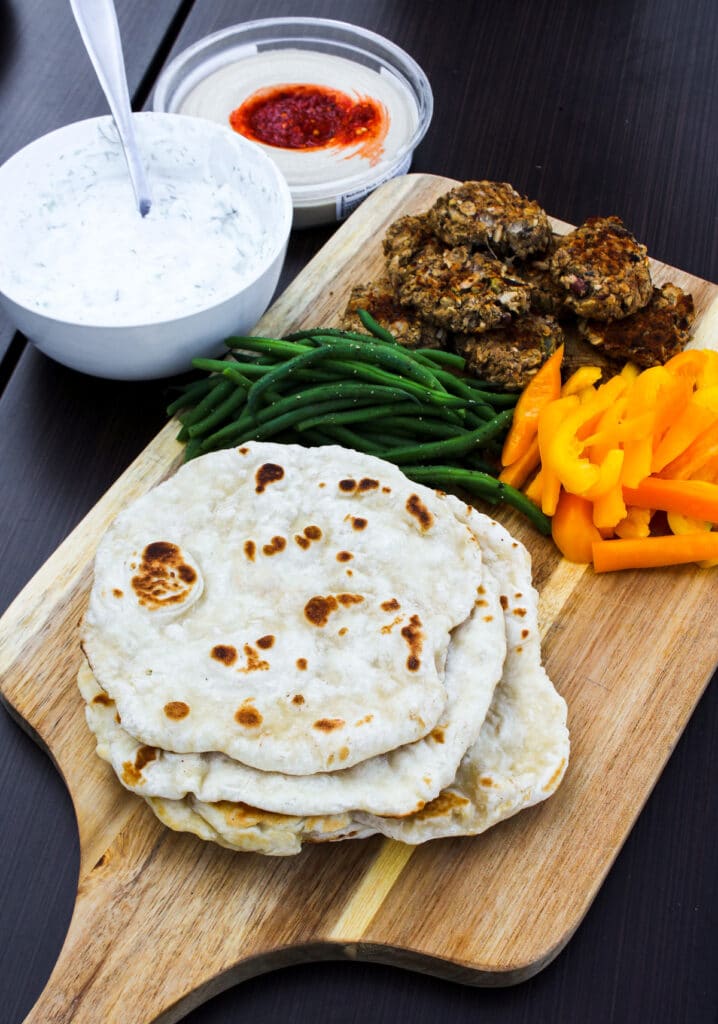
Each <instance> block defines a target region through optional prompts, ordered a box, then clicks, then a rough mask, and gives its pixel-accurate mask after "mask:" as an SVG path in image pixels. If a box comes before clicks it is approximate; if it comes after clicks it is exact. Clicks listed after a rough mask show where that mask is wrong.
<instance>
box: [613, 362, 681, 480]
mask: <svg viewBox="0 0 718 1024" xmlns="http://www.w3.org/2000/svg"><path fill="white" fill-rule="evenodd" d="M671 382H672V378H671V375H670V374H669V373H667V371H666V370H665V367H663V366H652V367H650V368H649V369H648V370H644V371H643V372H642V373H640V374H639V375H638V376H637V377H636V379H635V381H634V382H633V384H632V385H631V387H630V389H629V392H628V404H627V407H626V417H627V418H628V419H633V418H635V417H637V416H643V415H645V414H646V413H648V414H649V416H651V415H652V416H654V417H655V414H656V405H657V402H658V393H659V391H660V389H661V387H662V386H664V387H665V385H666V383H668V384H669V385H670V384H671ZM623 449H624V453H625V454H624V459H623V483H624V484H626V485H628V486H629V487H635V486H636V484H637V483H639V481H641V480H643V478H644V477H646V476H648V475H649V473H650V472H651V459H652V458H653V441H652V427H651V428H649V430H648V431H647V432H646V433H642V434H641V436H640V437H629V438H626V441H625V443H624V446H623Z"/></svg>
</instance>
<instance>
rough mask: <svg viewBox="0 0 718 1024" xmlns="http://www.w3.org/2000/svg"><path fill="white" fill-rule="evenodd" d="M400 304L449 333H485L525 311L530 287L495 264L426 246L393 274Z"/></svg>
mask: <svg viewBox="0 0 718 1024" xmlns="http://www.w3.org/2000/svg"><path fill="white" fill-rule="evenodd" d="M396 282H397V287H398V295H399V301H400V302H401V303H402V304H403V305H407V306H411V307H412V308H413V309H416V310H418V312H419V313H420V315H421V316H422V317H423V318H424V319H426V320H429V321H430V322H431V323H434V324H437V325H438V326H439V327H445V328H446V329H447V330H449V331H486V330H489V329H490V328H491V327H498V326H500V325H505V324H507V323H509V322H510V321H511V317H512V314H514V315H517V316H518V315H520V314H521V313H526V312H527V311H528V308H529V304H530V301H531V289H530V288H529V286H528V285H527V284H526V283H525V282H524V281H520V280H519V279H518V278H517V277H516V276H515V275H514V274H513V273H511V271H510V270H509V268H508V267H507V266H506V265H505V264H503V263H500V262H499V260H495V259H493V257H491V256H485V255H484V254H483V253H478V252H473V253H472V252H471V251H470V250H469V249H468V248H467V247H466V246H463V245H457V246H455V247H454V248H451V249H446V248H444V247H443V246H442V245H441V244H440V243H438V242H437V241H435V240H431V241H429V242H427V243H426V244H425V245H424V246H423V247H422V248H421V249H419V251H418V252H417V253H416V254H415V255H414V258H413V260H412V261H411V262H410V263H407V264H406V265H405V266H404V267H402V268H400V270H399V271H397V274H396Z"/></svg>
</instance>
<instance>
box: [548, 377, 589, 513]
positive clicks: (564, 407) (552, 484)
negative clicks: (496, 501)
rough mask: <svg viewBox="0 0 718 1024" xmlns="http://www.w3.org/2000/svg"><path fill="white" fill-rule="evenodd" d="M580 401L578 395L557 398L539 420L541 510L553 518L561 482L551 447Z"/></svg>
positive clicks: (550, 403) (549, 404)
mask: <svg viewBox="0 0 718 1024" xmlns="http://www.w3.org/2000/svg"><path fill="white" fill-rule="evenodd" d="M580 405H581V403H580V401H579V399H578V396H577V395H569V396H568V397H567V398H557V399H555V401H553V402H549V403H548V405H546V406H544V408H543V409H542V410H541V412H540V414H539V420H538V442H539V452H540V455H541V510H542V511H543V512H544V513H545V514H546V515H547V516H552V515H553V514H554V512H555V511H556V505H557V504H558V497H559V492H560V490H561V480H560V478H559V475H558V473H557V471H556V468H555V466H554V465H553V464H552V463H551V461H550V460H549V458H548V457H547V452H548V450H549V447H550V446H551V445H552V444H553V441H554V438H555V436H556V433H557V431H558V430H559V427H560V426H561V424H562V423H563V422H564V421H565V419H566V417H567V416H568V415H570V414H571V413H572V412H575V411H576V410H577V409H579V408H580Z"/></svg>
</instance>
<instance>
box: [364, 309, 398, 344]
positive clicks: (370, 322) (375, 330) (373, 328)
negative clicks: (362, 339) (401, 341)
mask: <svg viewBox="0 0 718 1024" xmlns="http://www.w3.org/2000/svg"><path fill="white" fill-rule="evenodd" d="M357 314H358V316H359V319H360V320H361V322H362V323H363V325H364V326H365V327H366V329H367V330H368V331H369V333H370V334H373V335H374V337H375V338H381V340H382V341H388V342H389V344H391V345H396V344H398V342H397V340H396V338H395V337H394V335H393V334H392V333H391V331H387V329H386V327H382V326H381V324H378V323H377V322H376V320H375V319H374V317H373V316H372V315H371V313H370V312H369V310H368V309H358V310H357Z"/></svg>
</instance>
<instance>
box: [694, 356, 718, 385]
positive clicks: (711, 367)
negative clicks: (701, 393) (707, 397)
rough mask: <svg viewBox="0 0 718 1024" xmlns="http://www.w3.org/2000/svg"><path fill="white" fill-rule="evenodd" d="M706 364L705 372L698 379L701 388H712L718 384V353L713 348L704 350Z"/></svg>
mask: <svg viewBox="0 0 718 1024" xmlns="http://www.w3.org/2000/svg"><path fill="white" fill-rule="evenodd" d="M703 354H704V355H705V357H706V363H705V366H704V368H703V372H702V373H701V374H700V376H699V377H698V387H699V388H710V387H713V386H714V385H716V384H718V352H715V351H714V350H713V349H712V348H706V349H703Z"/></svg>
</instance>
